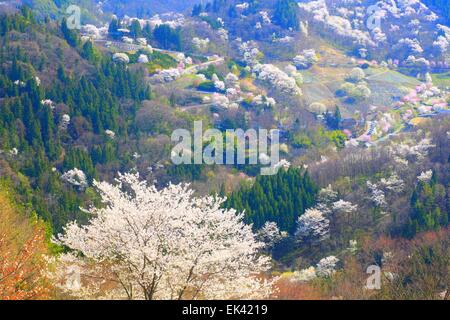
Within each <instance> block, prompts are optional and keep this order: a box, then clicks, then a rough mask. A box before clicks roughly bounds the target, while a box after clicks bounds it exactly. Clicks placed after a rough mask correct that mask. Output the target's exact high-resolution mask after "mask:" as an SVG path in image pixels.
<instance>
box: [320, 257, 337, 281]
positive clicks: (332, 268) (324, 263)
mask: <svg viewBox="0 0 450 320" xmlns="http://www.w3.org/2000/svg"><path fill="white" fill-rule="evenodd" d="M338 262H339V259H338V258H336V257H335V256H329V257H326V258H323V259H321V260H320V261H319V263H318V264H317V271H316V273H317V275H318V276H319V277H330V276H331V275H333V273H335V272H336V265H337V263H338Z"/></svg>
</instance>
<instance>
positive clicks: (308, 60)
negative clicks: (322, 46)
mask: <svg viewBox="0 0 450 320" xmlns="http://www.w3.org/2000/svg"><path fill="white" fill-rule="evenodd" d="M293 61H294V65H295V66H296V67H297V68H298V69H307V68H309V67H311V66H312V65H313V64H316V63H317V62H318V61H319V57H318V56H317V54H316V50H314V49H305V50H303V51H302V53H301V54H299V55H297V56H296V57H295V58H294V60H293Z"/></svg>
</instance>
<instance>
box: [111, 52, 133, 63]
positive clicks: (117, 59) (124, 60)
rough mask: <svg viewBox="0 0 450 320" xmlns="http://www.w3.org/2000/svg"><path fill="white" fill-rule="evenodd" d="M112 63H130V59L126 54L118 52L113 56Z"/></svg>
mask: <svg viewBox="0 0 450 320" xmlns="http://www.w3.org/2000/svg"><path fill="white" fill-rule="evenodd" d="M113 61H114V62H121V63H130V58H129V57H128V55H127V54H126V53H122V52H118V53H114V54H113Z"/></svg>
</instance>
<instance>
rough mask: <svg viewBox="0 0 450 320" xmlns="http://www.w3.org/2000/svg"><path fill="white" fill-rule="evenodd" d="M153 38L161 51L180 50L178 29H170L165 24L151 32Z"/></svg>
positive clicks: (179, 31)
mask: <svg viewBox="0 0 450 320" xmlns="http://www.w3.org/2000/svg"><path fill="white" fill-rule="evenodd" d="M153 38H154V39H155V41H156V42H158V44H159V46H160V47H161V48H163V49H168V50H177V51H180V50H181V30H180V28H177V29H172V28H171V27H170V26H168V25H166V24H161V25H159V26H157V27H156V28H155V29H154V30H153Z"/></svg>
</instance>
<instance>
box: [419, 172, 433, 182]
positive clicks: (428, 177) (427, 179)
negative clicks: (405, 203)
mask: <svg viewBox="0 0 450 320" xmlns="http://www.w3.org/2000/svg"><path fill="white" fill-rule="evenodd" d="M432 176H433V170H427V171H425V172H424V171H422V172H421V173H420V175H419V176H417V180H419V181H422V182H425V183H428V182H430V180H431V177H432Z"/></svg>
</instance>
